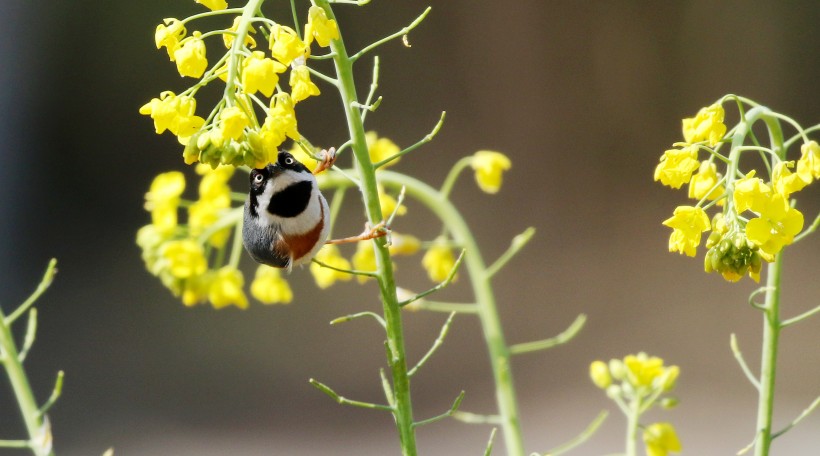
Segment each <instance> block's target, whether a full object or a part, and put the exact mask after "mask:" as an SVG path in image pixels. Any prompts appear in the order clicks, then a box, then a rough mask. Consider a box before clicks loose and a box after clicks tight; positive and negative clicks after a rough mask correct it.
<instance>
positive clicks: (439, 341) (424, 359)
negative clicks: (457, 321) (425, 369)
mask: <svg viewBox="0 0 820 456" xmlns="http://www.w3.org/2000/svg"><path fill="white" fill-rule="evenodd" d="M455 316H456V313H455V312H450V316H449V317H447V321H445V322H444V325H443V326H442V327H441V332H440V333H439V335H438V337H437V338H436V340H435V341H434V342H433V345H432V346H431V347H430V349H429V350H427V353H425V354H424V356H422V357H421V359H420V360H419V362H418V363H416V365H415V366H413V368H412V369H410V370H409V371H407V375H408V376H409V377H412V376H413V375H414V374H415V373H416V372H417V371H418V370H419V369H420V368H421V366H423V365H424V363H426V362H427V360H428V359H430V357H431V356H433V353H435V352H436V350H437V349H438V348H439V347H440V346H441V344H443V343H444V338H445V337H446V336H447V333H448V332H449V331H450V325H451V324H452V323H453V317H455Z"/></svg>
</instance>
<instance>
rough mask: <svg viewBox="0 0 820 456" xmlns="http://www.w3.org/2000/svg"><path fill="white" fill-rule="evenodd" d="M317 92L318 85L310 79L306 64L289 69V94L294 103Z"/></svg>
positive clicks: (317, 93)
mask: <svg viewBox="0 0 820 456" xmlns="http://www.w3.org/2000/svg"><path fill="white" fill-rule="evenodd" d="M319 93H320V92H319V87H317V86H316V84H314V83H313V82H312V81H311V80H310V72H309V71H308V67H307V66H305V65H299V66H296V67H294V68H293V69H292V70H290V96H291V98H293V102H294V103H298V102H300V101H302V100H304V99H305V98H307V97H311V96H315V95H319Z"/></svg>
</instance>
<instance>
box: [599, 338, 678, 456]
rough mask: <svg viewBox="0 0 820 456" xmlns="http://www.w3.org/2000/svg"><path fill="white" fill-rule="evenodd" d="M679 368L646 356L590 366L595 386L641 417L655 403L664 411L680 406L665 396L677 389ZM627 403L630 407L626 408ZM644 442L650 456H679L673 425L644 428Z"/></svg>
mask: <svg viewBox="0 0 820 456" xmlns="http://www.w3.org/2000/svg"><path fill="white" fill-rule="evenodd" d="M679 374H680V369H679V368H678V366H665V365H664V361H663V359H661V358H658V357H656V356H649V355H647V354H646V353H643V352H641V353H638V354H636V355H627V356H625V357H624V358H623V359H611V360H609V362H608V363H607V362H604V361H600V360H599V361H593V362H592V364H590V366H589V375H590V378H591V379H592V383H594V384H595V386H597V387H598V388H600V389H602V390H605V391H606V393H607V396H608V397H609V398H610V399H612V400H614V401H615V402H617V403H618V404H619V405H620V406H621V407H620V408H621V409H622V410H625V411H629V412H630V413H636V414H638V416H637V417H634V419H635V420H636V421H638V418H639V416H640V414H642V413H644V412H646V411H648V410H649V409H650V408H651V407H652V406H653V405H654V404H655V403H656V402H659V403H660V405H661V406H662V407H664V408H671V407H674V406H675V405H676V404H677V399H675V398H674V397H669V396H665V397H662V396H663V395H664V394H667V393H669V392H670V391H672V390H673V389H674V388H675V385H676V383H677V380H678V375H679ZM627 404H628V405H627ZM643 441H644V444H645V445H646V454H647V455H649V456H667V455H668V454H669V453H680V452H681V449H682V447H681V443H680V440H679V439H678V435H677V433H676V432H675V428H674V426H672V425H671V424H670V423H654V424H650V425H648V426H645V427H644V432H643Z"/></svg>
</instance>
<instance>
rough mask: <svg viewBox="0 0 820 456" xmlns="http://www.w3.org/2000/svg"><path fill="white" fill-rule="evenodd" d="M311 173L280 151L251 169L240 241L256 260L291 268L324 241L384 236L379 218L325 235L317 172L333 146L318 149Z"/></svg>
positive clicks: (332, 156) (328, 163) (330, 160)
mask: <svg viewBox="0 0 820 456" xmlns="http://www.w3.org/2000/svg"><path fill="white" fill-rule="evenodd" d="M320 154H321V155H322V157H323V159H322V160H321V161H320V162H319V163H318V165H317V167H316V169H314V170H313V171H312V172H311V171H310V170H309V169H308V168H307V167H306V166H305V165H304V164H302V163H301V162H300V161H299V160H297V159H296V158H295V157H294V156H293V155H292V154H290V153H289V152H286V151H280V152H279V153H278V155H277V159H276V162H275V163H270V164H268V165H267V166H265V167H263V168H258V169H252V170H251V172H250V190H249V191H248V197H247V199H246V200H245V208H244V215H243V223H242V241H243V242H242V243H243V244H244V246H245V250H246V251H247V252H248V253H249V254H250V256H251V258H253V259H254V261H256V262H257V263H261V264H266V265H268V266H272V267H275V268H283V269H287V270H291V269H292V268H293V266H298V265H302V264H305V263H307V262H309V261H310V260H311V259H312V258H313V257H314V256H315V255H316V253H317V252H318V251H319V249H321V248H322V246H323V245H325V244H326V243H330V244H341V243H347V242H358V241H362V240H367V239H373V238H376V237H380V236H384V235H386V234H387V232H388V231H389V230H388V229H387V227H386V226H385V225H384V223H380V224H379V225H377V226H376V227H375V228H370V229H368V228H365V231H364V232H363V233H362V234H360V235H358V236H353V237H349V238H343V239H335V240H327V238H328V235H329V233H330V210H329V208H328V204H327V200H326V199H325V197H324V195H322V192H321V191H320V190H319V185H318V183H317V181H316V176H315V175H316V174H318V173H321V172H322V171H324V170H326V169H328V168H330V167H332V166H333V164H334V163H335V161H336V150H335V149H334V148H330V149H329V150H322V151H321V152H320Z"/></svg>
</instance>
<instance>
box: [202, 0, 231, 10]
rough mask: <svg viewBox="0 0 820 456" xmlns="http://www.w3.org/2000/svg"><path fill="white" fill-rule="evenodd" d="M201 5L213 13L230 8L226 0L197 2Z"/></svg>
mask: <svg viewBox="0 0 820 456" xmlns="http://www.w3.org/2000/svg"><path fill="white" fill-rule="evenodd" d="M195 1H196V2H197V3H199V4H200V5H204V6H205V7H207V8H208V9H210V10H211V11H214V10H223V9H225V8H227V7H228V2H227V1H225V0H195Z"/></svg>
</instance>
